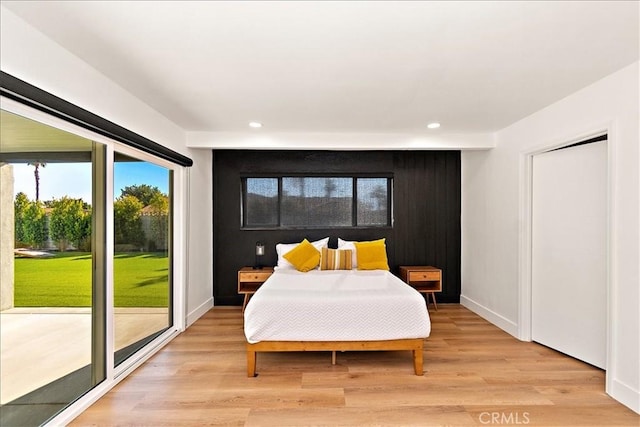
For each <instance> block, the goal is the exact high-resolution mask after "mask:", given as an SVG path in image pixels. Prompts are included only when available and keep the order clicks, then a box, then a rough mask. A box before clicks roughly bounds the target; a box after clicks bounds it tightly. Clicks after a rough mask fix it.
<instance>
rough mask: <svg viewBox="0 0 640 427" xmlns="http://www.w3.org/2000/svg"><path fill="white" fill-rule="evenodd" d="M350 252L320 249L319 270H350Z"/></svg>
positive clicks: (348, 250) (346, 250)
mask: <svg viewBox="0 0 640 427" xmlns="http://www.w3.org/2000/svg"><path fill="white" fill-rule="evenodd" d="M351 269H352V251H351V250H350V249H345V250H338V249H329V248H322V253H321V255H320V270H351Z"/></svg>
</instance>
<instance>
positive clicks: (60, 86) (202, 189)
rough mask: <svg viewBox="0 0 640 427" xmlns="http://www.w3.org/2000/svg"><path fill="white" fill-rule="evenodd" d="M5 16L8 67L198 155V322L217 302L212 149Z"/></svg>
mask: <svg viewBox="0 0 640 427" xmlns="http://www.w3.org/2000/svg"><path fill="white" fill-rule="evenodd" d="M0 19H1V21H0V31H1V33H0V68H1V69H2V71H4V72H6V73H9V74H11V75H13V76H15V77H17V78H19V79H22V80H24V81H26V82H27V83H30V84H32V85H34V86H37V87H39V88H40V89H43V90H45V91H47V92H50V93H52V94H53V95H56V96H58V97H60V98H62V99H65V100H66V101H69V102H71V103H73V104H75V105H77V106H79V107H82V108H84V109H86V110H88V111H90V112H92V113H94V114H97V115H99V116H101V117H104V118H105V119H107V120H110V121H112V122H114V123H116V124H118V125H120V126H123V127H125V128H127V129H129V130H131V131H133V132H135V133H138V134H140V135H142V136H144V137H146V138H149V139H151V140H153V141H156V142H158V143H160V144H162V145H164V146H166V147H169V148H171V149H173V150H175V151H177V152H179V153H181V154H184V155H186V156H189V157H190V158H192V159H193V161H194V165H193V167H192V168H191V170H190V171H189V175H190V179H189V181H190V188H189V189H188V192H189V193H190V194H191V201H190V204H189V212H188V218H187V221H188V229H189V233H190V234H189V235H188V236H187V238H188V242H189V243H188V248H183V249H182V250H186V251H188V254H189V256H190V257H189V259H188V269H189V271H190V272H191V273H189V283H188V284H187V289H188V295H187V296H186V298H187V308H186V309H187V323H192V322H193V321H194V320H195V318H197V316H198V315H199V314H202V313H203V312H204V311H206V309H205V308H210V307H211V305H212V302H213V300H212V295H213V284H212V277H213V274H212V268H213V267H212V262H211V247H212V245H213V243H212V238H213V237H212V236H213V228H212V224H211V197H210V195H211V194H212V192H211V176H212V174H211V153H210V151H209V150H196V149H190V148H187V147H186V133H185V131H184V130H183V129H181V128H180V127H179V126H177V125H176V124H174V123H173V122H171V121H170V120H168V119H167V118H166V117H164V116H162V115H161V114H160V113H158V112H157V111H155V110H153V109H152V108H151V107H149V106H148V105H146V104H145V103H143V102H142V101H140V100H139V99H137V98H136V97H134V96H133V95H131V94H130V93H129V92H127V91H125V90H124V89H122V88H121V87H120V86H118V85H116V84H115V83H114V82H112V81H111V80H109V79H108V78H106V77H105V76H104V75H102V74H100V73H99V72H97V71H96V70H95V69H93V68H91V67H90V66H89V65H88V64H86V63H85V62H83V61H82V60H81V59H80V58H78V57H76V56H74V55H72V54H71V53H70V52H69V51H67V50H65V49H63V48H62V47H61V46H60V45H58V44H56V43H54V42H53V41H51V40H50V39H49V38H47V37H46V36H44V35H43V34H41V33H40V32H38V31H36V30H35V29H34V28H33V27H31V26H30V25H28V24H26V23H25V22H24V21H23V20H22V19H20V18H18V17H17V16H16V15H14V14H13V13H12V12H11V11H9V10H8V9H6V8H5V7H1V13H0ZM203 195H204V196H203ZM177 219H178V220H180V218H177ZM193 272H195V273H193Z"/></svg>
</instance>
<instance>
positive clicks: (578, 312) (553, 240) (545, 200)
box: [532, 141, 607, 368]
mask: <svg viewBox="0 0 640 427" xmlns="http://www.w3.org/2000/svg"><path fill="white" fill-rule="evenodd" d="M532 207H533V208H532V218H533V221H532V338H533V340H534V341H536V342H539V343H540V344H544V345H546V346H548V347H551V348H554V349H556V350H558V351H561V352H563V353H565V354H568V355H570V356H573V357H575V358H577V359H580V360H583V361H585V362H587V363H590V364H592V365H595V366H598V367H600V368H604V367H605V365H606V323H607V319H606V308H607V280H606V278H607V274H606V270H607V268H606V267H607V239H606V234H607V233H606V229H607V227H606V223H607V142H606V141H600V142H595V143H590V144H585V145H579V146H575V147H571V148H565V149H560V150H555V151H550V152H546V153H542V154H539V155H536V156H534V158H533V200H532Z"/></svg>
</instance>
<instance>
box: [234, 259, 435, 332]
mask: <svg viewBox="0 0 640 427" xmlns="http://www.w3.org/2000/svg"><path fill="white" fill-rule="evenodd" d="M244 331H245V335H246V337H247V341H248V342H250V343H256V342H260V341H376V340H394V339H408V338H426V337H428V336H429V333H430V332H431V323H430V321H429V314H428V311H427V307H426V303H425V300H424V298H423V297H422V295H420V294H419V293H418V292H417V291H416V290H415V289H413V288H412V287H410V286H409V285H407V284H406V283H404V282H403V281H402V280H400V279H398V278H397V277H396V276H394V275H393V274H391V273H390V272H388V271H382V270H373V271H358V270H348V271H344V270H342V271H319V270H314V271H310V272H308V273H300V272H298V271H296V270H276V272H275V273H274V274H273V275H272V276H271V277H270V278H269V280H267V281H266V282H265V283H264V284H263V285H262V286H261V287H260V289H258V291H257V292H256V293H255V295H254V296H253V297H252V298H251V300H250V301H249V303H248V304H247V307H246V309H245V313H244Z"/></svg>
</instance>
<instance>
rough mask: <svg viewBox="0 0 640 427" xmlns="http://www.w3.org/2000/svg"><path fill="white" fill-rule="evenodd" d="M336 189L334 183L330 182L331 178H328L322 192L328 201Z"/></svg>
mask: <svg viewBox="0 0 640 427" xmlns="http://www.w3.org/2000/svg"><path fill="white" fill-rule="evenodd" d="M337 188H338V187H337V186H336V183H335V181H334V180H332V179H331V178H328V179H327V180H326V181H325V184H324V191H325V192H326V194H327V198H329V199H330V198H331V195H332V194H333V193H334V191H336V189H337Z"/></svg>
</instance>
